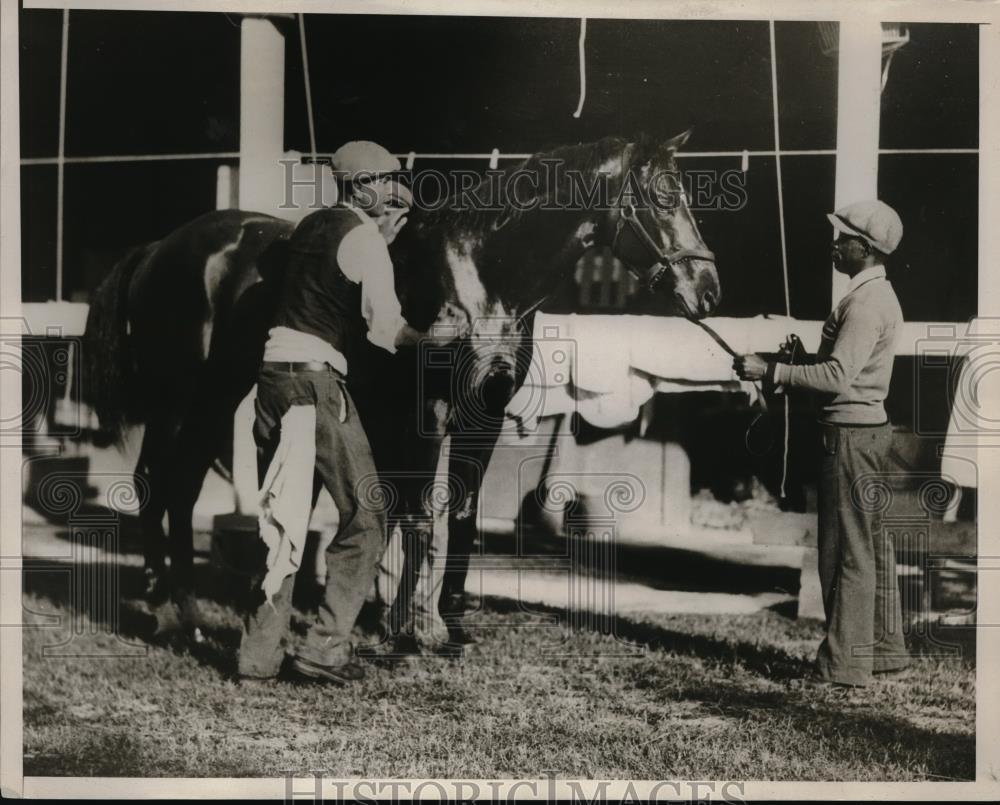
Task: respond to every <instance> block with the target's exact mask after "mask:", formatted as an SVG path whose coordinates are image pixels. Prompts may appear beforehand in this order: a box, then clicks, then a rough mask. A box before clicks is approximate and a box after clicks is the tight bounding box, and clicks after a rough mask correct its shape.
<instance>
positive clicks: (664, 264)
mask: <svg viewBox="0 0 1000 805" xmlns="http://www.w3.org/2000/svg"><path fill="white" fill-rule="evenodd" d="M626 225H628V227H629V231H631V232H632V234H634V235H635V236H636V237H637V238H638V239H639V242H640V243H642V245H643V246H644V247H645V248H646V250H647V251H648V252H649V253H650V254H651V255H652V257H653V262H652V263H650V264H649V265H648V266H646V267H645V268H639V267H638V266H635V265H632V264H631V263H629V262H627V261H626V260H625V259H624V258H623V257H622V256H621V254H619V252H618V243H619V241H620V240H621V236H622V233H623V232H624V231H625V227H626ZM611 253H612V254H614V256H615V257H617V258H618V259H619V260H621V261H622V262H623V263H625V265H626V266H627V268H628V270H629V271H630V272H631V273H632V275H633V276H634V277H635V278H636V279H638V280H639V281H640V282H641V283H642V284H643V285H645V286H646V288H647V290H649V291H655V290H656V287H657V286H658V285H659V284H660V281H661V280H662V279H663V275H664V274H665V273H666V271H667V269H668V268H673V267H674V266H675V265H676V264H677V263H681V262H683V261H685V260H705V261H707V262H710V263H713V264H714V263H715V254H714V253H712V252H710V251H709V250H708V249H677V250H676V251H673V252H670V253H669V254H668V253H666V252H665V251H663V249H661V248H660V247H659V246H657V245H656V241H655V240H653V238H652V236H651V235H650V234H649V231H648V230H647V229H646V227H644V226H643V225H642V221H640V220H639V214H638V212H637V211H636V208H635V204H633V203H632V202H631V201H629V202H628V203H627V204H623V205H622V206H621V208H620V209H619V211H618V221H617V222H616V224H615V237H614V239H613V240H612V241H611Z"/></svg>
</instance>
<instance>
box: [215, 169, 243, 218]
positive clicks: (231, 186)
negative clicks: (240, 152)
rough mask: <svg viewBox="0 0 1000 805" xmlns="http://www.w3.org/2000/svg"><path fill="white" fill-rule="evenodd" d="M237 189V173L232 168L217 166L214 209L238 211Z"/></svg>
mask: <svg viewBox="0 0 1000 805" xmlns="http://www.w3.org/2000/svg"><path fill="white" fill-rule="evenodd" d="M238 187H239V173H237V171H236V170H235V169H234V168H233V166H232V165H219V167H218V170H216V172H215V209H217V210H231V209H234V208H236V209H238V208H239V206H240V200H239V195H238V193H237V189H238Z"/></svg>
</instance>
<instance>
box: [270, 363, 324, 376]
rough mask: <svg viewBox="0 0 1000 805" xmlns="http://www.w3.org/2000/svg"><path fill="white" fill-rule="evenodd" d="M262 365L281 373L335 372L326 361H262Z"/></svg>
mask: <svg viewBox="0 0 1000 805" xmlns="http://www.w3.org/2000/svg"><path fill="white" fill-rule="evenodd" d="M263 364H264V366H265V367H267V368H268V369H277V370H279V371H282V372H337V370H336V369H334V368H333V367H332V366H331V365H330V364H328V363H327V362H326V361H264V362H263ZM337 374H340V373H339V372H337Z"/></svg>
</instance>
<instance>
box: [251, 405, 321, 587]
mask: <svg viewBox="0 0 1000 805" xmlns="http://www.w3.org/2000/svg"><path fill="white" fill-rule="evenodd" d="M315 468H316V407H315V406H313V405H293V406H292V407H291V408H289V409H288V410H287V411H286V412H285V415H284V416H283V417H282V418H281V440H280V441H279V442H278V449H277V450H276V451H275V453H274V458H272V459H271V463H270V465H269V466H268V468H267V473H266V474H265V476H264V483H263V484H262V485H261V488H260V494H259V498H258V499H259V504H258V505H259V514H258V524H259V527H260V537H261V539H262V540H264V544H265V545H267V573H266V575H265V576H264V581H263V585H262V587H263V590H264V595H265V596H267V600H268V601H270V600H271V599H272V598H273V597H274V595H275V594H276V593H277V592H278V590H279V589H281V584H282V582H283V581H284V580H285V578H287V577H288V576H290V575H291V574H293V573H294V572H295V571H296V570H298V568H299V565H301V564H302V553H303V550H304V549H305V544H306V534H307V533H308V530H309V515H310V510H311V508H312V487H313V472H314V471H315Z"/></svg>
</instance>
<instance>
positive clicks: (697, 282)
mask: <svg viewBox="0 0 1000 805" xmlns="http://www.w3.org/2000/svg"><path fill="white" fill-rule="evenodd" d="M685 269H686V270H685V271H684V273H683V275H682V276H677V275H676V273H675V278H674V280H675V281H674V300H675V301H676V303H677V306H678V308H679V309H680V312H681V314H682V315H684V316H685V317H686V318H689V319H702V318H704V317H705V316H709V315H711V314H712V313H713V312H714V311H715V310H716V308H718V306H719V301H720V300H721V299H722V290H721V288H720V287H719V275H718V273H717V272H716V270H715V263H713V262H710V261H708V260H693V261H690V263H689V264H688V265H687V266H686V267H685Z"/></svg>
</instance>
